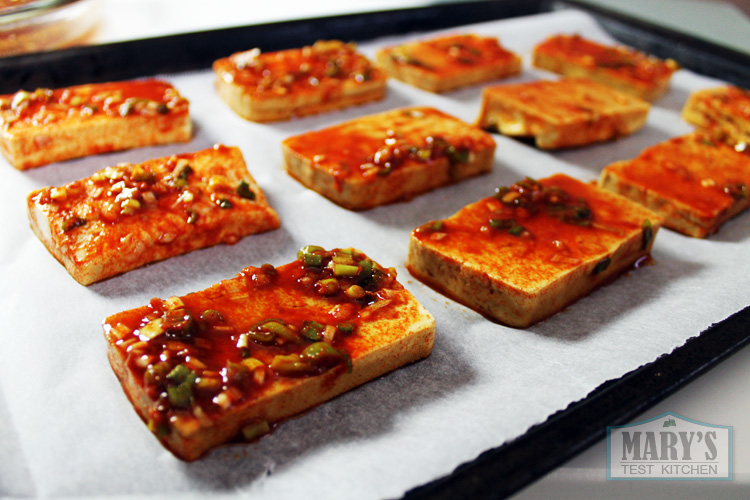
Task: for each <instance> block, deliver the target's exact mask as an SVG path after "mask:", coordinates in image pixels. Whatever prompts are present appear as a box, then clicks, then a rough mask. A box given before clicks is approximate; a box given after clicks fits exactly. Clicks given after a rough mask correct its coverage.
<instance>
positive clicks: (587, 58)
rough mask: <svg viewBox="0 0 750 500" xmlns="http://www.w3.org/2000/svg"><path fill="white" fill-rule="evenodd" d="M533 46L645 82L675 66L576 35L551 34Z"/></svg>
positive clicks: (543, 51) (626, 48) (650, 81)
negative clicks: (551, 35)
mask: <svg viewBox="0 0 750 500" xmlns="http://www.w3.org/2000/svg"><path fill="white" fill-rule="evenodd" d="M536 50H537V51H538V52H540V53H546V54H550V55H553V56H556V57H560V58H562V59H566V60H570V61H572V62H574V63H575V64H578V65H581V66H587V67H597V68H601V69H604V70H606V71H608V72H610V73H613V74H617V75H618V76H620V77H621V78H626V79H629V80H632V81H637V82H640V83H646V84H651V83H653V82H654V81H655V80H660V79H664V78H669V76H671V74H672V73H673V72H674V70H675V68H676V66H675V65H674V64H668V63H666V62H664V61H662V60H660V59H658V58H656V57H653V56H649V55H647V54H644V53H642V52H639V51H636V50H633V49H630V48H628V47H622V46H617V47H613V46H608V45H602V44H599V43H596V42H593V41H591V40H587V39H585V38H582V37H581V36H579V35H572V36H567V35H558V36H554V37H550V38H548V39H547V40H545V41H544V42H542V43H541V44H540V45H539V46H538V47H537V49H536Z"/></svg>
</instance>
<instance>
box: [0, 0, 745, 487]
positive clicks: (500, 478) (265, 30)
mask: <svg viewBox="0 0 750 500" xmlns="http://www.w3.org/2000/svg"><path fill="white" fill-rule="evenodd" d="M564 8H577V9H581V10H584V11H586V12H588V13H589V14H591V15H593V16H594V17H595V18H596V19H597V20H598V21H599V22H600V23H601V25H602V26H603V27H604V29H606V30H607V31H608V32H609V33H610V34H611V35H612V36H614V37H615V38H617V39H618V40H620V41H621V42H623V43H626V44H628V45H631V46H634V47H637V48H639V49H641V50H644V51H646V52H649V53H652V54H655V55H658V56H660V57H671V58H673V59H676V60H677V61H679V62H680V64H682V65H683V66H684V67H685V68H688V69H690V70H692V71H695V72H697V73H701V74H705V75H710V76H713V77H716V78H720V79H722V80H725V81H727V82H730V83H733V84H735V85H739V86H742V87H746V88H747V87H750V55H748V54H743V53H740V52H738V51H735V50H732V49H729V48H726V47H723V46H719V45H716V44H713V43H710V42H707V41H704V40H700V39H697V38H693V37H689V36H686V35H684V34H682V33H679V32H676V31H673V30H669V29H666V28H663V27H660V26H656V25H653V24H650V23H646V22H643V21H639V20H637V19H634V18H630V17H627V16H624V15H621V14H617V13H614V12H612V11H609V10H606V9H601V8H593V7H591V6H589V5H588V4H585V3H583V2H580V1H577V0H565V1H545V0H529V1H526V0H485V1H468V2H460V3H444V4H439V5H436V6H431V7H421V8H410V9H399V10H391V11H385V12H373V13H362V14H350V15H342V16H332V17H325V18H316V19H307V20H297V21H288V22H278V23H268V24H261V25H253V26H246V27H237V28H227V29H220V30H211V31H203V32H196V33H187V34H180V35H172V36H165V37H158V38H151V39H144V40H135V41H128V42H121V43H113V44H105V45H96V46H86V47H77V48H71V49H65V50H58V51H51V52H44V53H37V54H29V55H23V56H15V57H8V58H4V59H0V93H11V92H15V91H16V90H18V89H19V88H26V89H33V88H36V87H61V86H67V85H74V84H80V83H87V82H100V81H107V80H120V79H128V78H136V77H142V76H148V75H153V74H156V73H177V72H183V71H190V70H199V69H206V68H209V67H210V65H211V63H212V62H213V61H214V60H215V59H218V58H219V57H223V56H225V55H226V54H229V53H232V52H236V51H239V50H244V49H247V48H248V47H260V48H262V49H263V50H278V49H283V48H290V47H298V46H301V45H305V44H309V43H312V42H314V41H315V40H317V39H320V38H336V39H343V40H354V41H365V40H369V39H373V38H376V37H381V36H386V35H394V34H402V33H409V32H417V31H431V30H437V29H442V28H448V27H452V26H460V25H465V24H471V23H477V22H482V21H489V20H496V19H504V18H511V17H517V16H523V15H532V14H538V13H543V12H549V11H551V10H556V9H564ZM717 319H720V318H717ZM748 325H750V307H747V308H745V309H743V310H741V311H739V312H737V313H735V314H734V315H732V316H730V317H729V318H726V319H724V320H723V321H720V322H718V323H716V324H714V325H713V326H711V327H710V328H708V329H707V330H705V331H704V332H700V333H699V332H695V333H696V336H695V337H692V338H691V339H690V340H688V341H687V342H686V343H685V344H684V345H683V346H681V347H679V348H677V349H675V350H674V351H673V352H671V353H669V354H665V355H663V356H661V357H660V358H659V359H657V360H655V361H654V362H652V363H649V364H647V365H644V366H642V367H640V368H638V369H636V370H634V371H632V372H630V373H628V374H626V375H624V376H623V377H621V378H619V379H616V380H610V381H607V382H605V383H603V384H602V385H601V386H599V387H598V388H596V389H595V390H594V391H592V392H591V393H590V394H589V395H588V396H587V397H586V398H584V399H582V400H580V401H577V402H574V403H571V404H570V405H569V406H568V408H566V409H564V410H562V411H559V412H557V413H555V414H553V415H551V416H550V417H549V418H548V419H547V420H546V421H545V422H543V423H541V424H539V425H537V426H534V427H532V428H531V429H529V430H528V431H527V432H526V433H525V434H523V435H522V436H520V437H518V438H516V439H514V440H512V441H510V442H507V443H504V444H502V443H498V447H496V448H492V449H489V450H487V451H485V452H484V453H482V454H481V455H480V456H479V457H477V458H476V459H475V460H473V461H471V462H468V463H466V464H463V465H461V466H459V467H458V468H457V469H456V470H455V471H454V472H453V473H452V474H450V475H448V476H445V477H441V478H437V479H435V480H433V481H432V482H430V483H428V484H425V485H422V486H420V487H417V488H414V489H413V490H410V491H408V492H406V493H405V495H404V498H407V499H423V498H436V499H442V498H445V499H453V498H504V497H507V496H509V495H511V494H513V493H514V492H516V491H518V490H520V489H521V488H523V487H524V486H526V485H528V484H529V483H531V482H533V481H534V480H536V479H538V478H539V477H541V476H542V475H544V474H545V473H547V472H549V471H550V470H552V469H554V468H555V467H557V466H559V465H560V464H562V463H563V462H565V461H566V460H569V459H570V458H572V457H573V456H575V455H576V454H578V453H580V452H581V451H583V450H584V449H586V448H587V447H589V446H590V445H592V444H594V443H596V442H597V441H599V440H601V439H602V438H603V437H604V436H605V432H606V426H608V425H610V426H611V425H620V424H624V423H626V422H628V421H629V420H631V419H632V418H634V417H636V416H637V415H638V414H640V413H642V412H643V411H645V410H646V409H648V408H649V407H651V406H653V405H654V404H656V403H657V402H659V401H661V400H662V399H664V398H665V397H667V396H669V395H670V394H672V393H673V392H675V391H676V390H677V389H678V388H680V387H682V386H684V385H685V384H687V383H689V382H690V381H692V380H694V379H695V378H697V377H698V376H700V375H701V374H703V373H705V372H706V371H708V370H709V369H711V368H712V367H714V366H716V365H717V364H718V363H720V362H721V361H722V360H724V359H726V358H727V357H728V356H730V355H731V354H733V353H735V352H737V351H738V350H740V349H741V348H743V347H744V346H745V345H746V344H748V343H750V328H748Z"/></svg>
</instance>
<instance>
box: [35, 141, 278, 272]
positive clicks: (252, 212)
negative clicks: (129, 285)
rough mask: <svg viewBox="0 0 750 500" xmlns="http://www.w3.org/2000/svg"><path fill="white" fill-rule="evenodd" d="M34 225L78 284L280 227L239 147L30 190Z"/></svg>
mask: <svg viewBox="0 0 750 500" xmlns="http://www.w3.org/2000/svg"><path fill="white" fill-rule="evenodd" d="M27 208H28V215H29V220H30V222H31V228H32V230H33V231H34V233H35V234H36V235H37V237H38V238H39V239H40V240H41V241H42V243H44V245H45V246H46V247H47V250H49V252H50V253H51V254H52V255H53V256H54V257H55V258H56V259H57V260H59V261H60V263H61V264H63V266H65V268H66V269H67V270H68V272H69V273H70V274H71V276H73V278H75V279H76V281H78V282H79V283H81V284H82V285H89V284H91V283H94V282H96V281H100V280H103V279H105V278H108V277H110V276H114V275H117V274H120V273H124V272H126V271H130V270H131V269H135V268H137V267H140V266H142V265H144V264H148V263H150V262H154V261H158V260H162V259H166V258H168V257H173V256H175V255H179V254H183V253H187V252H190V251H192V250H196V249H199V248H203V247H207V246H211V245H216V244H218V243H227V244H232V243H236V242H237V241H239V240H240V239H241V238H242V237H244V236H247V235H249V234H253V233H258V232H262V231H268V230H270V229H276V228H278V227H279V225H280V222H279V217H278V215H276V212H275V211H274V210H273V209H272V208H271V207H270V206H269V205H268V203H267V202H266V199H265V196H264V195H263V192H262V191H261V189H260V188H259V187H258V185H257V184H256V183H255V180H254V179H253V178H252V176H251V175H250V173H249V172H248V171H247V167H246V166H245V161H244V159H243V157H242V153H241V152H240V150H239V149H238V148H235V147H227V146H221V145H217V146H214V147H213V148H209V149H205V150H202V151H198V152H195V153H185V154H179V155H174V156H169V157H166V158H158V159H154V160H149V161H146V162H143V163H139V164H129V163H123V164H119V165H116V166H113V167H107V168H105V169H103V170H100V171H98V172H96V173H95V174H94V175H92V176H91V177H88V178H85V179H81V180H77V181H74V182H71V183H69V184H66V185H64V186H59V187H46V188H43V189H39V190H36V191H34V192H32V193H31V194H29V196H28V198H27Z"/></svg>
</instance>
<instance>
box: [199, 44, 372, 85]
mask: <svg viewBox="0 0 750 500" xmlns="http://www.w3.org/2000/svg"><path fill="white" fill-rule="evenodd" d="M214 70H215V71H216V73H217V74H218V75H219V78H222V79H224V80H225V81H226V82H227V83H234V84H236V85H240V86H243V87H245V88H246V89H247V90H248V91H249V92H250V93H251V94H253V96H255V97H262V96H266V95H268V96H284V95H286V94H288V93H294V94H299V93H307V92H319V91H320V90H321V88H326V87H329V86H338V85H341V84H343V83H344V82H346V83H348V84H352V85H356V84H360V83H364V82H367V81H370V80H373V79H382V78H384V76H383V74H382V72H381V71H380V70H379V69H377V68H376V67H374V66H372V64H371V63H370V61H369V60H368V59H367V58H366V57H365V56H363V55H362V54H360V53H358V52H357V51H356V48H355V46H354V45H352V44H346V43H342V42H339V41H335V40H331V41H318V42H316V43H315V44H313V45H312V46H307V47H302V48H298V49H288V50H282V51H278V52H267V53H261V52H260V50H258V49H253V50H250V51H246V52H238V53H236V54H233V55H232V56H230V57H227V58H223V59H219V60H218V61H216V62H215V63H214Z"/></svg>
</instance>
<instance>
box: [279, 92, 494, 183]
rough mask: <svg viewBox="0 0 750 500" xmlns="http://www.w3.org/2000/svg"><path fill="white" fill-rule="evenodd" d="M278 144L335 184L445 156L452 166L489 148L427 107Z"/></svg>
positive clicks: (485, 139) (485, 138)
mask: <svg viewBox="0 0 750 500" xmlns="http://www.w3.org/2000/svg"><path fill="white" fill-rule="evenodd" d="M284 144H285V145H286V146H287V147H288V148H289V149H291V150H293V151H294V152H295V153H296V154H298V155H300V156H302V157H304V158H307V159H308V160H310V161H311V163H312V164H313V165H315V167H316V168H319V169H325V170H327V171H329V172H330V173H331V174H332V175H333V176H334V177H335V178H336V179H338V180H342V179H346V178H363V179H369V180H371V181H372V182H375V181H376V180H377V179H378V177H379V176H380V175H387V174H388V173H389V172H390V171H391V170H392V169H394V168H398V169H408V168H409V166H410V165H416V164H425V163H429V162H433V161H437V160H438V159H442V158H445V157H446V156H447V157H448V159H449V161H452V162H453V161H454V160H458V159H459V158H460V157H461V156H463V155H466V154H469V152H471V151H476V150H477V149H486V148H493V147H494V141H493V139H492V137H491V136H490V135H489V134H487V133H485V132H483V131H481V130H479V129H477V128H475V127H472V126H470V125H467V124H466V123H463V122H461V121H460V120H458V119H456V118H454V117H452V116H450V115H448V114H446V113H443V112H442V111H438V110H437V109H434V108H427V107H418V108H404V109H401V110H394V111H391V112H387V113H382V114H378V115H371V116H365V117H361V118H358V119H356V120H352V121H349V122H345V123H341V124H339V125H334V126H332V127H328V128H325V129H322V130H317V131H313V132H307V133H305V134H301V135H297V136H293V137H290V138H288V139H286V140H285V141H284ZM451 147H452V148H453V150H451V151H452V152H449V149H450V148H451ZM451 158H453V159H451Z"/></svg>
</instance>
